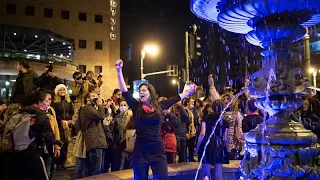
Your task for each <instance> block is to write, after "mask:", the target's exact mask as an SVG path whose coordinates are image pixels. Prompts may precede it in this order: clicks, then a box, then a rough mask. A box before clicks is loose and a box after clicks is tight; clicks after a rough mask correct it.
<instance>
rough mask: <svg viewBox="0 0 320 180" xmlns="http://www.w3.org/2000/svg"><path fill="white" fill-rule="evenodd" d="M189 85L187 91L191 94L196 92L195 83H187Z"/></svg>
mask: <svg viewBox="0 0 320 180" xmlns="http://www.w3.org/2000/svg"><path fill="white" fill-rule="evenodd" d="M189 87H190V90H189V91H190V92H191V93H192V94H193V93H195V92H196V90H197V85H196V84H194V83H192V84H190V85H189Z"/></svg>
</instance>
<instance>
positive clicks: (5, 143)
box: [0, 113, 35, 152]
mask: <svg viewBox="0 0 320 180" xmlns="http://www.w3.org/2000/svg"><path fill="white" fill-rule="evenodd" d="M30 125H31V116H30V114H28V113H15V114H13V115H12V116H11V117H10V118H9V120H8V121H7V122H6V124H5V125H4V130H3V133H1V134H0V150H1V151H5V152H8V151H9V152H10V151H22V150H25V149H27V148H28V147H29V145H30V144H31V143H32V142H33V141H34V140H35V138H31V139H30V137H29V130H30Z"/></svg>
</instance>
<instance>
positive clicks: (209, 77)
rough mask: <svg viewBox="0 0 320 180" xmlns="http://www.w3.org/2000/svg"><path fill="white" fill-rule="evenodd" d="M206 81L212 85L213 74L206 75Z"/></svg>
mask: <svg viewBox="0 0 320 180" xmlns="http://www.w3.org/2000/svg"><path fill="white" fill-rule="evenodd" d="M208 83H209V86H214V80H213V75H212V74H210V75H209V76H208Z"/></svg>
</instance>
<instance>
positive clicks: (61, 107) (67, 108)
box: [52, 100, 74, 142]
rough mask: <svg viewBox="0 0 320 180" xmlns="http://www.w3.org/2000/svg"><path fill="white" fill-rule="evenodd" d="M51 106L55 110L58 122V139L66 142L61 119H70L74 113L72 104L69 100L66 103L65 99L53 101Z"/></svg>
mask: <svg viewBox="0 0 320 180" xmlns="http://www.w3.org/2000/svg"><path fill="white" fill-rule="evenodd" d="M52 108H53V109H54V111H55V112H56V117H57V123H58V126H59V130H60V140H61V141H63V142H66V138H65V136H64V133H62V132H63V128H62V124H61V121H62V120H66V121H68V120H72V116H73V114H74V109H73V105H72V103H71V102H70V103H68V102H67V101H65V100H61V101H60V102H55V103H53V104H52Z"/></svg>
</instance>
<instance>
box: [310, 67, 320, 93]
mask: <svg viewBox="0 0 320 180" xmlns="http://www.w3.org/2000/svg"><path fill="white" fill-rule="evenodd" d="M317 72H318V70H316V69H315V68H312V67H311V68H309V73H311V74H312V76H313V86H314V87H317ZM319 72H320V70H319ZM315 93H317V91H315Z"/></svg>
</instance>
